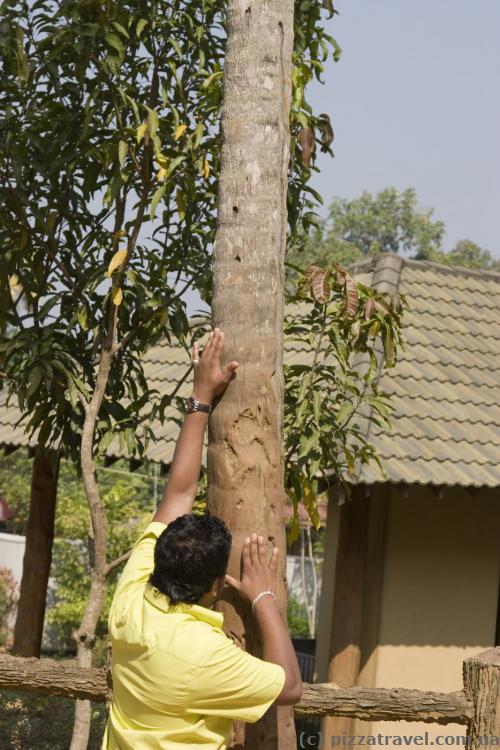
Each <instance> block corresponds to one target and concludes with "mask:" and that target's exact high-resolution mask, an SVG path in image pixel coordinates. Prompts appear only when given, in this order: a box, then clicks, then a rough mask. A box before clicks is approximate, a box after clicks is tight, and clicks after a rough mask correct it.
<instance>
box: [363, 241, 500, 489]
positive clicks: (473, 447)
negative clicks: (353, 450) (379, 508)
mask: <svg viewBox="0 0 500 750" xmlns="http://www.w3.org/2000/svg"><path fill="white" fill-rule="evenodd" d="M352 271H353V273H354V274H355V275H356V276H357V277H358V278H359V276H360V274H362V275H363V277H364V283H367V284H368V285H371V286H374V287H375V288H377V289H378V290H380V291H385V292H389V293H396V292H397V293H400V294H403V295H405V296H406V298H407V301H408V307H409V309H408V311H407V312H406V313H405V315H404V317H403V334H404V338H405V341H406V347H405V351H402V352H401V353H400V356H399V361H398V363H397V365H396V367H394V368H393V369H392V370H388V371H386V372H385V373H384V374H383V375H382V377H381V378H380V380H379V384H380V388H381V389H382V390H384V391H386V392H388V393H390V394H392V407H393V416H392V429H391V431H390V432H386V433H383V432H382V431H381V430H380V429H379V428H376V427H375V426H372V427H371V429H370V433H369V439H370V442H372V443H373V444H374V445H375V447H376V449H377V452H378V454H379V456H380V458H381V462H382V464H383V466H384V469H385V471H386V473H387V476H388V479H389V481H391V482H405V483H414V482H418V483H422V484H433V485H462V486H489V487H496V486H499V485H500V448H499V445H500V274H498V273H496V274H495V273H490V272H486V271H476V270H469V269H464V268H454V267H447V266H441V265H438V264H435V263H427V262H420V261H411V260H406V259H403V258H401V257H399V256H396V255H392V254H387V255H379V256H376V257H374V258H373V259H371V260H369V261H368V262H366V263H363V264H360V265H359V266H355V267H354V268H353V269H352ZM377 481H381V475H380V472H379V470H378V468H377V467H376V466H373V467H370V468H368V467H364V468H363V470H362V473H361V475H360V476H359V477H358V482H367V483H372V482H377Z"/></svg>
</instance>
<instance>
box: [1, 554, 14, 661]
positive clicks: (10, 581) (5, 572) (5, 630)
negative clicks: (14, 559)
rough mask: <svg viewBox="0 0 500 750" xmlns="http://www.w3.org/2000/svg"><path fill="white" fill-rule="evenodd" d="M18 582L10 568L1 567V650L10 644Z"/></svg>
mask: <svg viewBox="0 0 500 750" xmlns="http://www.w3.org/2000/svg"><path fill="white" fill-rule="evenodd" d="M17 595H18V591H17V584H16V581H15V579H14V576H13V575H12V571H11V570H10V568H5V567H0V652H1V651H2V650H3V649H5V648H7V647H8V646H9V645H10V640H11V637H12V633H11V625H12V622H11V618H12V615H13V613H14V609H15V606H16V601H17Z"/></svg>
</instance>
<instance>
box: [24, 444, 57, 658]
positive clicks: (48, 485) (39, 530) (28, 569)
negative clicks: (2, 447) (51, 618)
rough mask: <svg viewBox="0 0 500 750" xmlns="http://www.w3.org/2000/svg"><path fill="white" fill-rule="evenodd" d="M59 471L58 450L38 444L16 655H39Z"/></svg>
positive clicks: (34, 466)
mask: <svg viewBox="0 0 500 750" xmlns="http://www.w3.org/2000/svg"><path fill="white" fill-rule="evenodd" d="M58 475H59V454H58V453H55V452H54V451H47V450H44V449H43V448H41V447H40V446H38V447H37V448H36V450H35V457H34V459H33V468H32V475H31V499H30V510H29V517H28V523H27V528H26V546H25V550H24V559H23V575H22V579H21V589H20V595H19V601H18V604H17V615H16V624H15V627H14V645H13V647H12V653H13V654H16V655H17V656H37V657H39V656H40V648H41V645H42V633H43V622H44V618H45V599H46V596H47V583H48V580H49V572H50V563H51V561H52V543H53V540H54V520H55V514H56V499H57V479H58Z"/></svg>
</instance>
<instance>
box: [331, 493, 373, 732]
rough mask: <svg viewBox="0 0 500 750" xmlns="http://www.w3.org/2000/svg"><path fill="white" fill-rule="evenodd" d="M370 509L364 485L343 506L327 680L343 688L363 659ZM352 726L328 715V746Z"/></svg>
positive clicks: (353, 682)
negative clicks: (334, 738) (331, 740)
mask: <svg viewBox="0 0 500 750" xmlns="http://www.w3.org/2000/svg"><path fill="white" fill-rule="evenodd" d="M368 511H369V499H368V498H366V497H365V496H364V488H362V487H361V488H355V489H354V490H353V493H352V498H351V499H350V500H346V501H345V502H344V503H343V505H342V506H341V508H340V526H339V542H338V551H337V560H336V564H335V590H334V598H333V615H332V632H331V642H330V663H329V666H328V682H335V683H336V684H337V685H340V686H342V687H349V686H352V685H356V683H357V679H358V675H359V668H360V662H361V639H362V630H363V598H364V593H365V569H366V565H365V560H366V548H367V538H368V526H369V523H368V521H369V515H368ZM351 729H352V719H351V718H347V717H339V716H336V717H328V718H326V719H325V720H324V722H323V726H322V733H323V737H324V738H325V741H326V743H327V745H326V746H328V747H329V744H328V743H329V739H328V738H329V737H332V736H342V735H343V734H346V735H350V734H352V731H351Z"/></svg>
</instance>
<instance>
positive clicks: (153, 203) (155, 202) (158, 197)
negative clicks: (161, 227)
mask: <svg viewBox="0 0 500 750" xmlns="http://www.w3.org/2000/svg"><path fill="white" fill-rule="evenodd" d="M166 190H167V188H166V186H165V185H160V187H159V188H157V189H156V191H155V193H154V195H153V197H152V199H151V205H150V207H149V218H150V219H151V220H153V219H154V217H155V214H156V209H157V206H158V203H159V202H160V201H161V199H162V198H163V196H164V195H165V193H166Z"/></svg>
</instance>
